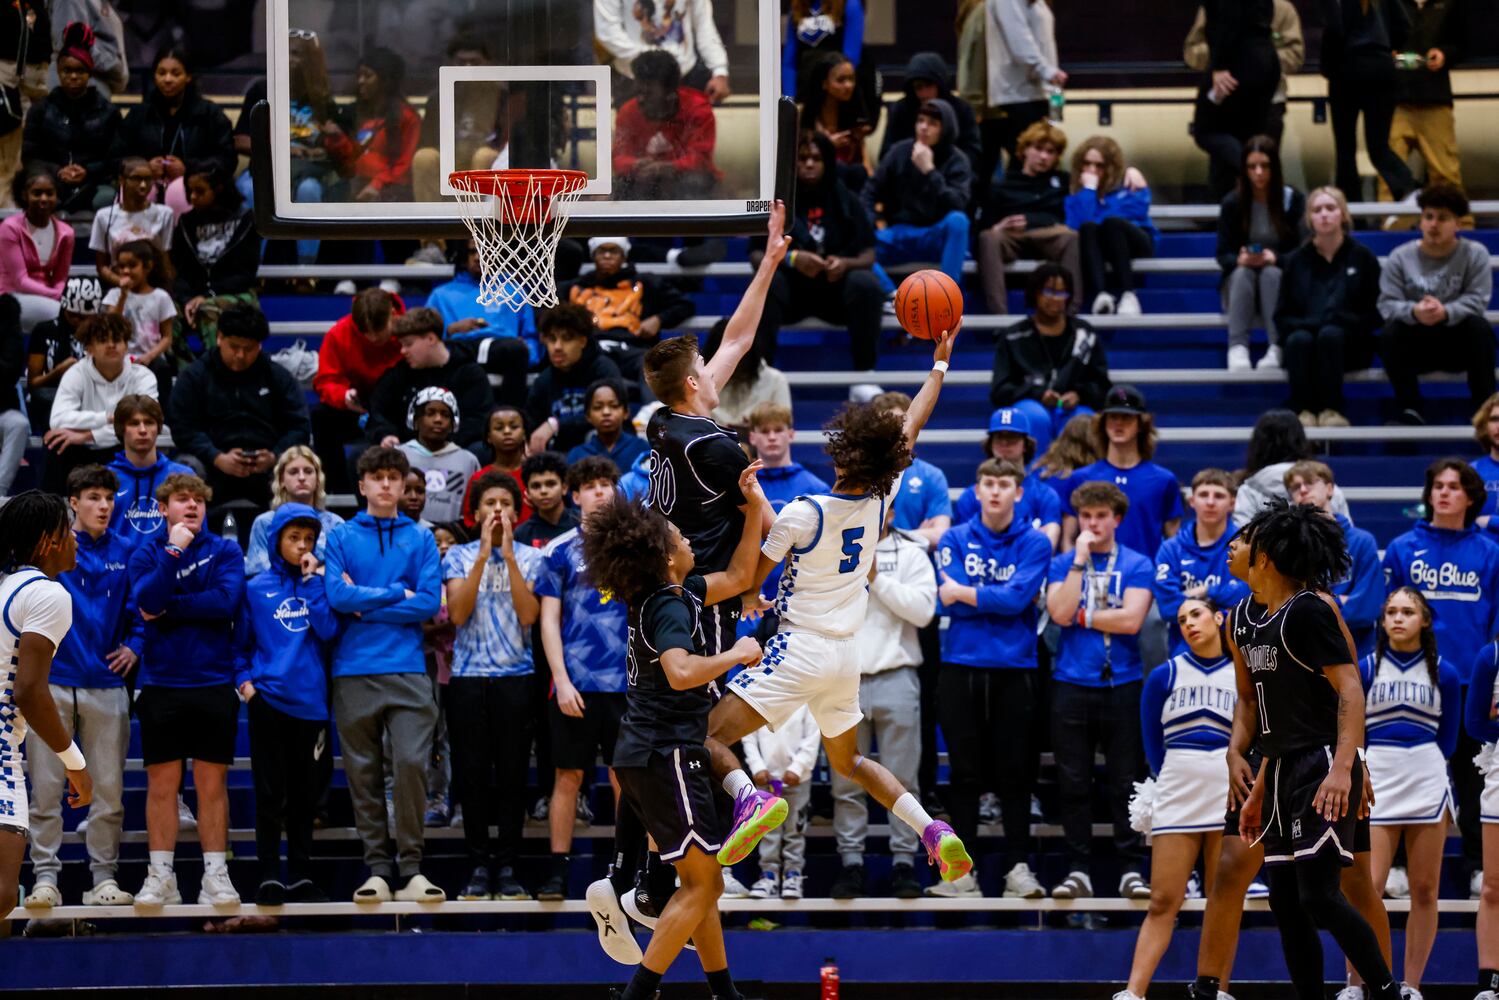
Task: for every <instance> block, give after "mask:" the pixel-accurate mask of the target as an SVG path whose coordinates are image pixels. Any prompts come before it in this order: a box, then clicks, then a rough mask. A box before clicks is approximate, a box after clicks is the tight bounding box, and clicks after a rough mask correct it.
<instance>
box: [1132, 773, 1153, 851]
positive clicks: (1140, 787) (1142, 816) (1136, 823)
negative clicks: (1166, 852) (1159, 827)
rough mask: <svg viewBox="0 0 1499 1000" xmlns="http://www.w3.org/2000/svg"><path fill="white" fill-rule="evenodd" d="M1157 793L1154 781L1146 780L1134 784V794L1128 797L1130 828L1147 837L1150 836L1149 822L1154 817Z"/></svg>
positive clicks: (1151, 779)
mask: <svg viewBox="0 0 1499 1000" xmlns="http://www.w3.org/2000/svg"><path fill="white" fill-rule="evenodd" d="M1159 791H1160V789H1159V788H1158V787H1157V786H1156V783H1155V779H1154V778H1146V779H1145V780H1144V781H1137V782H1135V794H1133V795H1131V796H1130V797H1129V825H1130V828H1131V829H1133V830H1135V831H1136V832H1138V833H1142V834H1144V835H1145V836H1147V837H1148V836H1150V825H1151V820H1152V819H1154V817H1155V801H1156V794H1157V793H1158V792H1159Z"/></svg>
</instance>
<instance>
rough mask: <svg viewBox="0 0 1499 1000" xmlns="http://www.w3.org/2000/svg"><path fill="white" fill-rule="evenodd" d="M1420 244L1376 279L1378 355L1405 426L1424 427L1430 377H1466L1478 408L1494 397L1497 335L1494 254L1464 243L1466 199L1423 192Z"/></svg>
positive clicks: (1448, 190) (1444, 189) (1437, 190)
mask: <svg viewBox="0 0 1499 1000" xmlns="http://www.w3.org/2000/svg"><path fill="white" fill-rule="evenodd" d="M1416 204H1417V205H1418V206H1420V209H1421V239H1420V240H1419V241H1415V242H1411V243H1406V244H1404V245H1403V246H1399V247H1396V248H1395V251H1394V252H1393V253H1391V254H1390V256H1389V259H1388V260H1387V261H1386V262H1385V265H1384V271H1383V273H1382V274H1381V275H1380V279H1379V313H1380V315H1381V316H1383V317H1384V333H1383V334H1382V335H1381V345H1380V352H1381V354H1383V356H1384V366H1385V372H1386V374H1387V375H1388V376H1389V379H1390V387H1391V388H1392V389H1393V390H1394V392H1395V409H1396V410H1397V411H1398V414H1399V418H1398V419H1399V420H1400V422H1401V423H1405V424H1424V423H1425V422H1426V420H1425V418H1424V417H1423V416H1422V415H1421V389H1420V386H1419V384H1418V383H1417V381H1416V378H1417V376H1418V375H1423V374H1425V373H1426V372H1466V373H1467V376H1468V392H1469V394H1470V395H1471V396H1472V400H1473V406H1474V408H1475V409H1476V408H1477V407H1478V406H1480V405H1482V403H1483V401H1484V400H1485V399H1487V398H1488V397H1489V396H1490V395H1492V394H1493V392H1494V330H1493V327H1491V326H1490V325H1489V323H1488V321H1487V320H1486V319H1485V318H1484V310H1485V309H1487V308H1488V305H1489V294H1490V292H1491V291H1492V288H1493V273H1492V271H1491V270H1490V264H1489V252H1488V250H1487V249H1485V248H1484V247H1483V245H1482V244H1479V243H1475V242H1474V241H1473V240H1467V239H1460V238H1459V237H1458V235H1457V227H1458V222H1459V220H1460V219H1462V217H1463V216H1465V215H1467V214H1468V199H1467V198H1466V197H1465V196H1464V195H1463V193H1462V191H1460V190H1458V189H1457V188H1455V187H1453V186H1451V185H1449V184H1433V185H1431V186H1429V187H1427V188H1425V189H1424V190H1422V192H1421V193H1420V195H1419V196H1418V197H1417V199H1416Z"/></svg>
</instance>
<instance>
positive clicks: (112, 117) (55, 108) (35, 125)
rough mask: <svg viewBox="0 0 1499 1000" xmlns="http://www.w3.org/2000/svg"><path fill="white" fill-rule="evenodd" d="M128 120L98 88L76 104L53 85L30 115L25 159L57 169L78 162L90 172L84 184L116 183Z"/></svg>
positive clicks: (24, 141)
mask: <svg viewBox="0 0 1499 1000" xmlns="http://www.w3.org/2000/svg"><path fill="white" fill-rule="evenodd" d="M124 121H125V119H124V116H123V115H121V114H120V109H119V108H117V107H115V106H114V104H112V103H111V102H110V100H109V98H107V97H105V96H104V95H103V94H101V93H99V92H98V91H97V90H95V89H94V88H93V87H90V88H88V89H87V90H85V91H84V92H83V96H82V97H79V98H77V99H76V100H75V99H74V98H71V97H69V96H68V95H67V94H65V93H63V90H62V88H61V87H54V88H53V89H52V92H51V93H50V94H48V95H47V96H46V97H45V98H44V99H42V100H40V101H37V102H36V103H35V104H33V105H32V106H31V110H30V111H28V112H26V130H25V132H23V133H22V138H21V159H22V160H24V161H25V162H26V163H38V162H40V163H50V164H52V165H53V166H58V167H65V166H67V165H69V164H71V163H76V164H78V165H79V166H81V167H83V168H84V169H85V170H87V171H88V178H87V179H86V180H85V181H84V182H83V183H84V184H85V185H87V184H110V183H113V182H114V179H115V176H114V174H115V160H116V158H117V156H118V153H117V151H116V149H115V143H116V142H118V141H119V137H120V129H121V126H122V125H123V124H124ZM80 186H82V185H80Z"/></svg>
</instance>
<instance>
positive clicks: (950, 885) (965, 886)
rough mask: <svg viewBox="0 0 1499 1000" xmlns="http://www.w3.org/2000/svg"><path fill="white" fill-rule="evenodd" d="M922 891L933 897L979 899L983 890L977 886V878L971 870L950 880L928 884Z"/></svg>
mask: <svg viewBox="0 0 1499 1000" xmlns="http://www.w3.org/2000/svg"><path fill="white" fill-rule="evenodd" d="M923 891H924V893H925V894H926V895H928V896H931V897H933V898H935V899H979V898H981V897H982V896H983V895H984V890H983V889H982V888H981V887H980V886H979V880H978V879H977V878H976V877H975V876H974V874H973V872H972V871H969V872H968V874H966V875H964V876H963V877H962V878H955V879H953V880H952V881H951V882H937V883H935V884H933V885H929V886H927V887H926V889H925V890H923Z"/></svg>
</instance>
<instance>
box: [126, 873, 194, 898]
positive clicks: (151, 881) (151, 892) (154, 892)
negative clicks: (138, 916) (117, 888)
mask: <svg viewBox="0 0 1499 1000" xmlns="http://www.w3.org/2000/svg"><path fill="white" fill-rule="evenodd" d="M180 902H182V893H180V892H178V891H177V876H176V875H175V874H173V873H172V872H153V871H150V870H147V872H146V881H145V882H143V883H141V891H140V892H138V893H136V894H135V905H136V906H168V905H175V904H177V903H180Z"/></svg>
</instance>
